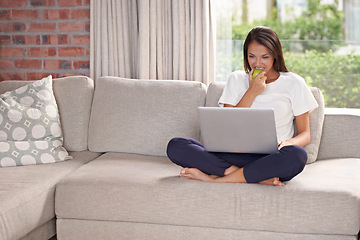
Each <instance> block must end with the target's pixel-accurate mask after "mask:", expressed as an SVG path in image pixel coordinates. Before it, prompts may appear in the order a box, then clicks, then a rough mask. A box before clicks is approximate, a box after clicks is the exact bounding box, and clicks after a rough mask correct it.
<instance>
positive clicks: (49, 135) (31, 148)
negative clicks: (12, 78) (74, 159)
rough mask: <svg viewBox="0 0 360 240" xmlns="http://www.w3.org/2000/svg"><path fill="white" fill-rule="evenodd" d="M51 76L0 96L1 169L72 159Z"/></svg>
mask: <svg viewBox="0 0 360 240" xmlns="http://www.w3.org/2000/svg"><path fill="white" fill-rule="evenodd" d="M62 145H63V137H62V131H61V124H60V118H59V112H58V107H57V104H56V100H55V97H54V94H53V90H52V77H51V76H48V77H46V78H44V79H42V80H40V81H36V82H34V83H32V84H30V85H26V86H23V87H21V88H19V89H16V90H14V91H11V92H6V93H4V94H2V95H0V167H9V166H23V165H33V164H44V163H53V162H59V161H65V160H68V159H71V157H70V156H69V154H68V152H67V151H66V149H65V148H64V147H63V146H62Z"/></svg>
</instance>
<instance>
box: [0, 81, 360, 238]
mask: <svg viewBox="0 0 360 240" xmlns="http://www.w3.org/2000/svg"><path fill="white" fill-rule="evenodd" d="M27 83H28V82H22V81H4V82H0V94H1V93H4V92H6V91H8V90H13V89H16V88H18V87H20V86H22V85H24V84H27ZM223 87H224V83H213V84H211V85H210V86H209V87H208V88H206V87H205V85H203V84H201V83H198V82H185V81H164V80H158V81H154V80H129V79H121V78H116V77H102V78H99V79H97V80H96V83H95V87H94V82H93V80H91V79H89V78H87V77H66V78H60V79H54V94H55V97H56V100H57V103H58V107H59V112H60V117H61V123H62V130H63V136H64V147H65V148H66V149H67V150H68V151H69V152H70V155H71V156H72V157H73V159H71V160H68V161H65V162H59V163H52V164H44V165H33V166H19V167H5V168H0V216H1V217H0V239H4V240H5V239H48V238H50V237H52V236H53V235H55V234H57V238H58V239H60V240H62V239H64V240H68V239H69V240H70V239H76V240H79V239H87V240H88V239H146V240H148V239H261V240H264V239H302V240H303V239H305V240H306V239H334V240H335V239H336V240H338V239H349V240H350V239H352V240H356V239H359V235H358V234H359V229H360V148H359V145H360V138H359V136H360V128H359V125H360V110H359V109H325V118H324V121H322V116H323V114H322V111H323V110H324V108H323V107H321V108H320V109H319V110H317V111H314V112H313V113H311V122H312V129H311V131H312V134H313V135H314V137H313V138H312V142H311V144H310V145H309V146H308V147H307V151H308V153H309V156H311V159H313V160H312V161H315V160H316V161H315V162H314V163H311V164H308V165H307V166H306V168H305V170H304V171H303V172H302V173H301V174H300V175H298V176H297V177H296V178H294V179H293V180H291V181H290V182H288V183H287V184H286V186H285V187H271V186H263V185H258V184H216V183H206V182H198V181H193V180H185V179H181V178H180V177H178V174H179V171H180V169H181V168H180V167H178V166H175V165H174V164H172V163H171V162H170V161H169V159H168V158H167V157H166V145H167V142H168V141H169V140H170V139H171V138H172V137H175V136H183V137H192V138H196V139H199V138H200V131H199V126H198V120H197V107H198V106H215V105H216V102H217V100H218V99H219V97H220V94H221V91H222V89H223ZM312 91H313V93H314V95H315V97H316V98H317V100H318V102H319V103H320V105H322V101H323V99H322V95H321V93H320V92H319V91H318V90H317V89H312Z"/></svg>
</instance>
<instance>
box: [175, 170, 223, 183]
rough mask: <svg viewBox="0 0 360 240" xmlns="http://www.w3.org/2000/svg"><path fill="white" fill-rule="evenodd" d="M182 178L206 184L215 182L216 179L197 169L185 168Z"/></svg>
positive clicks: (181, 173) (181, 174) (182, 171)
mask: <svg viewBox="0 0 360 240" xmlns="http://www.w3.org/2000/svg"><path fill="white" fill-rule="evenodd" d="M180 177H181V178H187V179H193V180H198V181H204V182H214V177H216V176H209V175H207V174H206V173H203V172H202V171H200V170H199V169H197V168H183V169H182V170H181V172H180Z"/></svg>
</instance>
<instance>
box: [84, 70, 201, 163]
mask: <svg viewBox="0 0 360 240" xmlns="http://www.w3.org/2000/svg"><path fill="white" fill-rule="evenodd" d="M205 98H206V87H205V85H204V84H202V83H200V82H189V81H176V80H133V79H125V78H119V77H101V78H99V79H98V80H97V81H96V84H95V93H94V102H93V106H92V111H91V118H90V128H89V150H90V151H94V152H125V153H136V154H147V155H154V156H166V146H167V143H168V142H169V140H170V139H171V138H173V137H190V138H195V139H199V137H200V136H199V135H200V130H199V123H198V114H197V107H198V106H204V105H205Z"/></svg>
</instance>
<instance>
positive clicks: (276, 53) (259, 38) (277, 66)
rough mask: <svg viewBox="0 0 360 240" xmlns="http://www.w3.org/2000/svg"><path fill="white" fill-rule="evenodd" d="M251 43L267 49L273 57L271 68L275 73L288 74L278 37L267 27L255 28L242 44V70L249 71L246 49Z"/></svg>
mask: <svg viewBox="0 0 360 240" xmlns="http://www.w3.org/2000/svg"><path fill="white" fill-rule="evenodd" d="M253 41H256V42H258V43H259V44H261V45H263V46H265V47H266V48H267V49H269V51H270V53H271V55H272V56H273V57H274V63H273V68H274V70H275V71H276V72H288V70H287V68H286V66H285V61H284V56H283V52H282V47H281V43H280V40H279V37H278V35H277V34H276V32H275V31H274V30H272V29H271V28H268V27H255V28H253V29H252V30H251V31H250V32H249V34H248V35H247V37H246V39H245V43H244V51H243V52H244V69H245V71H246V72H250V71H251V67H250V64H249V61H248V49H249V45H250V43H252V42H253Z"/></svg>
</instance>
